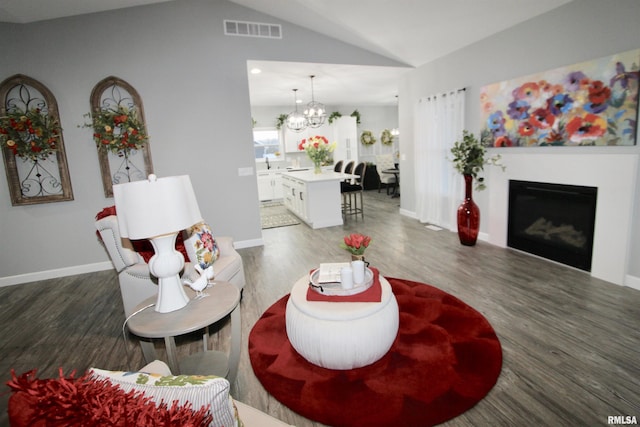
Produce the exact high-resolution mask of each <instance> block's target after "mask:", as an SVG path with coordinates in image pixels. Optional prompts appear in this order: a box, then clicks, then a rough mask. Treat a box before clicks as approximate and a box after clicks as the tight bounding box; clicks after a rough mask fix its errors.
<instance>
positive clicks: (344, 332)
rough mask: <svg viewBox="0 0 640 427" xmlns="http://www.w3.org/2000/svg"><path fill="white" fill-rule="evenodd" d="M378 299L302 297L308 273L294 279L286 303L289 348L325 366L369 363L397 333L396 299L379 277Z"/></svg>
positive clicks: (349, 366) (378, 356)
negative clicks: (313, 299) (311, 298)
mask: <svg viewBox="0 0 640 427" xmlns="http://www.w3.org/2000/svg"><path fill="white" fill-rule="evenodd" d="M380 285H381V286H382V299H381V302H326V301H307V288H308V287H309V276H308V275H305V276H303V277H302V278H300V280H298V281H297V282H296V283H295V285H293V288H292V289H291V296H290V297H289V301H288V302H287V309H286V327H287V335H288V337H289V341H290V342H291V345H292V346H293V348H294V349H295V350H296V351H297V352H298V353H299V354H300V355H301V356H302V357H304V358H305V359H306V360H307V361H309V362H310V363H313V364H314V365H318V366H322V367H324V368H329V369H340V370H345V369H353V368H360V367H363V366H367V365H370V364H372V363H374V362H376V361H378V360H379V359H380V358H382V356H384V355H385V354H386V353H387V352H388V351H389V349H390V348H391V345H392V344H393V341H394V340H395V338H396V335H397V334H398V324H399V321H400V319H399V314H398V303H397V301H396V298H395V296H394V295H393V292H392V291H391V285H389V282H387V280H386V279H385V278H384V277H382V276H380Z"/></svg>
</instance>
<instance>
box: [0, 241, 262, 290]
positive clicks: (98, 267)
mask: <svg viewBox="0 0 640 427" xmlns="http://www.w3.org/2000/svg"><path fill="white" fill-rule="evenodd" d="M263 245H264V241H263V240H262V239H261V238H260V239H253V240H243V241H241V242H234V247H235V248H236V249H241V248H250V247H253V246H263ZM112 268H113V264H111V261H103V262H96V263H93V264H84V265H74V266H72V267H64V268H56V269H54V270H45V271H36V272H33V273H25V274H18V275H16V276H7V277H0V288H1V287H4V286H13V285H21V284H23V283H31V282H37V281H40V280H47V279H55V278H58V277H65V276H73V275H76V274H85V273H93V272H94V271H103V270H110V269H112Z"/></svg>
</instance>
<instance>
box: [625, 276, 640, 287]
mask: <svg viewBox="0 0 640 427" xmlns="http://www.w3.org/2000/svg"><path fill="white" fill-rule="evenodd" d="M624 285H625V286H628V287H630V288H633V289H637V290H639V291H640V277H636V276H631V275H629V274H627V275H626V276H625V278H624Z"/></svg>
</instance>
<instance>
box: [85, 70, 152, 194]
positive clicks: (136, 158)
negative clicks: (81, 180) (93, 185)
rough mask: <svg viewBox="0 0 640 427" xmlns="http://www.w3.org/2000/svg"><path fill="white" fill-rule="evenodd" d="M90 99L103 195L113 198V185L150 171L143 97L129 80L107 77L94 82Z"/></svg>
mask: <svg viewBox="0 0 640 427" xmlns="http://www.w3.org/2000/svg"><path fill="white" fill-rule="evenodd" d="M90 102H91V113H90V115H91V119H92V124H93V129H94V135H93V136H94V140H95V142H96V147H97V149H98V157H99V161H100V171H101V174H102V185H103V188H104V195H105V197H113V184H120V183H124V182H132V181H140V180H143V179H146V178H147V176H148V175H149V174H151V173H153V164H152V162H151V150H150V148H149V137H148V135H147V126H146V122H145V118H144V107H143V105H142V98H141V97H140V95H139V94H138V92H137V91H136V90H135V88H134V87H133V86H131V85H130V84H129V83H127V82H126V81H124V80H122V79H120V78H118V77H114V76H110V77H107V78H105V79H103V80H101V81H100V82H99V83H98V84H96V86H95V87H94V88H93V91H92V92H91V99H90Z"/></svg>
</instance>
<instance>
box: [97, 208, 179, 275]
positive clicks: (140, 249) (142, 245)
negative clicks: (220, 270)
mask: <svg viewBox="0 0 640 427" xmlns="http://www.w3.org/2000/svg"><path fill="white" fill-rule="evenodd" d="M110 215H116V207H115V206H108V207H106V208H104V209H102V210H101V211H100V212H98V214H97V215H96V221H98V220H100V219H102V218H105V217H107V216H110ZM116 216H117V215H116ZM96 234H97V235H98V238H99V239H100V240H102V236H100V233H99V232H97V231H96ZM131 244H132V245H133V249H134V250H135V251H136V252H137V253H139V254H140V256H141V257H142V258H143V259H144V262H146V263H148V262H149V260H150V259H151V257H152V256H153V255H154V254H155V251H154V250H153V245H152V244H151V242H150V241H149V240H147V239H142V240H131ZM176 250H177V251H178V252H180V253H181V254H182V256H183V257H184V260H185V261H189V255H187V250H186V249H185V247H184V239H183V238H182V233H178V237H177V238H176Z"/></svg>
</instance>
